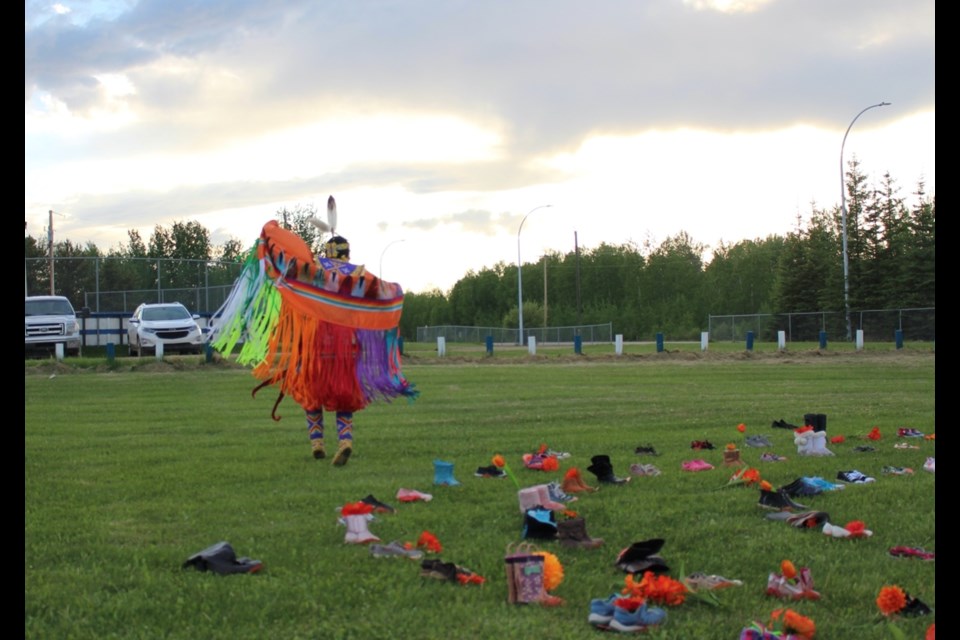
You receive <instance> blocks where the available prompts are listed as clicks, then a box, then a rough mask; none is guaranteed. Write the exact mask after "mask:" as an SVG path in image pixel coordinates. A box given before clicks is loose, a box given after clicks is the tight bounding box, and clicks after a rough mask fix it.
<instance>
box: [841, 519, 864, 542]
mask: <svg viewBox="0 0 960 640" xmlns="http://www.w3.org/2000/svg"><path fill="white" fill-rule="evenodd" d="M844 529H846V530H847V531H849V532H850V535H851V536H852V537H854V538H862V537H863V536H864V535H866V533H865V532H866V530H867V525H865V524H864V523H863V520H851V521H850V522H848V523H847V524H846V526H845V527H844Z"/></svg>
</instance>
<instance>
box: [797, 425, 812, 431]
mask: <svg viewBox="0 0 960 640" xmlns="http://www.w3.org/2000/svg"><path fill="white" fill-rule="evenodd" d="M807 431H813V427H811V426H810V425H808V424H807V425H804V426H802V427H799V428H797V429H794V430H793V432H794V433H806V432H807Z"/></svg>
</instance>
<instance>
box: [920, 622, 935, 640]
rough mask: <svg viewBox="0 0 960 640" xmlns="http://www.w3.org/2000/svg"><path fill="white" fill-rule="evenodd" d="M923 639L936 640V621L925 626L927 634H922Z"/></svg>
mask: <svg viewBox="0 0 960 640" xmlns="http://www.w3.org/2000/svg"><path fill="white" fill-rule="evenodd" d="M923 640H937V623H936V622H934V623H933V624H931V625H930V626H929V627H927V634H926V635H925V636H923Z"/></svg>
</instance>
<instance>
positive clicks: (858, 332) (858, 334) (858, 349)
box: [857, 329, 863, 351]
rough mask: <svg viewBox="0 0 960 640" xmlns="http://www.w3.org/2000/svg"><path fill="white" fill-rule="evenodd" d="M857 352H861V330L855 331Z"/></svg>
mask: <svg viewBox="0 0 960 640" xmlns="http://www.w3.org/2000/svg"><path fill="white" fill-rule="evenodd" d="M857 351H863V329H857Z"/></svg>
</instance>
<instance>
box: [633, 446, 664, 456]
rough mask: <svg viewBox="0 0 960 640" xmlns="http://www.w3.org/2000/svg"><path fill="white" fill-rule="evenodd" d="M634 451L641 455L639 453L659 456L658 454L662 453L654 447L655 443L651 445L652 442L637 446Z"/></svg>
mask: <svg viewBox="0 0 960 640" xmlns="http://www.w3.org/2000/svg"><path fill="white" fill-rule="evenodd" d="M634 453H636V454H637V455H638V456H639V455H647V456H658V455H660V454H659V453H657V450H656V449H654V448H653V445H650V444H648V445H647V446H645V447H637V448H636V449H635V450H634Z"/></svg>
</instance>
